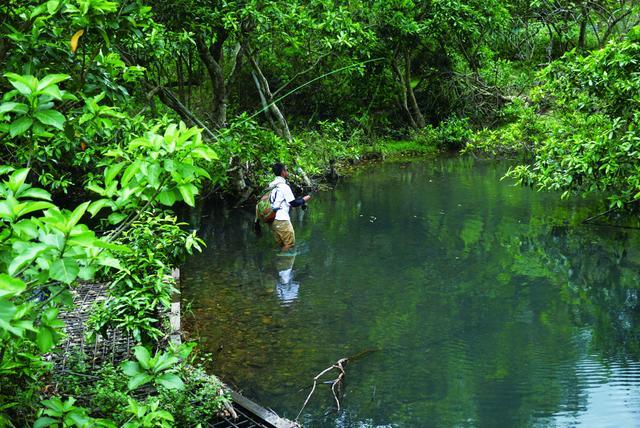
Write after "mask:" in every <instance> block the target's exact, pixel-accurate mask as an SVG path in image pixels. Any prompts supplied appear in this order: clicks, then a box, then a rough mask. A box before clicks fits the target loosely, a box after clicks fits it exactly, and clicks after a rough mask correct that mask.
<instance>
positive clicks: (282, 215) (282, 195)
mask: <svg viewBox="0 0 640 428" xmlns="http://www.w3.org/2000/svg"><path fill="white" fill-rule="evenodd" d="M274 186H275V188H274V189H273V190H272V191H271V196H269V201H271V207H272V208H273V209H275V210H277V211H276V220H290V218H289V209H290V208H291V205H289V204H290V203H291V202H293V200H294V199H295V197H294V196H293V192H292V191H291V187H289V185H288V184H287V182H286V181H285V179H284V178H282V177H276V179H275V180H273V181H272V182H271V183H270V184H269V187H274Z"/></svg>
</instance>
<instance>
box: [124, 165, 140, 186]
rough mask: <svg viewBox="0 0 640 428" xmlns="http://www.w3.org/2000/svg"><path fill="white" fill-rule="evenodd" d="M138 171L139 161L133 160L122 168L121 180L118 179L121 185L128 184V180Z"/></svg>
mask: <svg viewBox="0 0 640 428" xmlns="http://www.w3.org/2000/svg"><path fill="white" fill-rule="evenodd" d="M138 171H140V161H135V162H133V163H132V164H131V165H129V166H128V167H127V169H125V170H124V173H123V174H122V180H121V181H120V182H121V183H122V185H123V186H126V185H127V184H129V181H131V179H132V178H133V177H134V176H135V175H136V174H137V173H138Z"/></svg>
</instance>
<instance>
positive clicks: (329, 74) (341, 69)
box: [230, 58, 385, 128]
mask: <svg viewBox="0 0 640 428" xmlns="http://www.w3.org/2000/svg"><path fill="white" fill-rule="evenodd" d="M384 59H385V58H374V59H368V60H366V61H362V62H356V63H353V64H350V65H347V66H345V67H341V68H337V69H335V70H331V71H330V72H328V73H325V74H323V75H321V76H318V77H315V78H313V79H311V80H309V81H308V82H305V83H303V84H302V85H300V86H297V87H295V88H293V89H292V90H290V91H289V92H287V93H286V94H284V95H282V96H281V97H278V98H276V99H275V100H273V101H272V102H270V103H269V104H267V105H266V106H265V107H263V108H262V109H261V110H258V111H257V112H256V113H254V114H253V115H251V116H249V117H248V118H246V119H245V120H243V121H241V122H238V123H234V124H232V125H231V127H230V128H234V127H236V126H240V125H242V124H244V123H246V122H248V121H250V120H251V119H253V118H254V117H256V116H258V115H259V114H261V113H264V112H265V111H266V110H267V109H268V108H269V107H271V106H272V105H275V104H276V103H278V102H280V101H282V100H283V99H285V98H286V97H288V96H289V95H291V94H293V93H295V92H297V91H298V90H300V89H302V88H304V87H305V86H309V85H310V84H312V83H313V82H316V81H318V80H320V79H324V78H325V77H327V76H331V75H332V74H336V73H339V72H341V71H344V70H348V69H350V68H354V67H358V66H361V65H364V64H369V63H371V62H376V61H382V60H384Z"/></svg>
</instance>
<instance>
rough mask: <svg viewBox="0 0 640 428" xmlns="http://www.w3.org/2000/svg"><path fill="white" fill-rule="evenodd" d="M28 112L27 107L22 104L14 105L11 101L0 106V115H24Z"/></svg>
mask: <svg viewBox="0 0 640 428" xmlns="http://www.w3.org/2000/svg"><path fill="white" fill-rule="evenodd" d="M28 111H29V106H28V105H26V104H24V103H16V102H13V101H11V102H7V103H2V104H0V113H9V112H15V113H21V114H25V113H26V112H28Z"/></svg>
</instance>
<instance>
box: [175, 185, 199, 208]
mask: <svg viewBox="0 0 640 428" xmlns="http://www.w3.org/2000/svg"><path fill="white" fill-rule="evenodd" d="M178 190H179V191H180V194H181V195H182V199H183V200H184V201H185V203H186V204H187V205H189V206H192V207H195V205H196V202H195V199H194V197H195V195H196V193H198V189H197V188H196V186H194V185H193V184H180V185H179V186H178Z"/></svg>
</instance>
